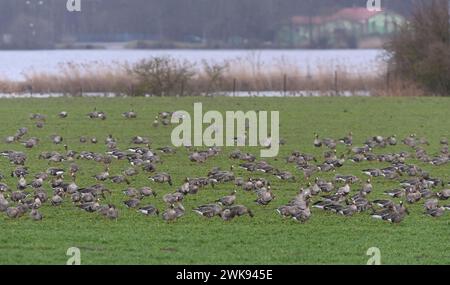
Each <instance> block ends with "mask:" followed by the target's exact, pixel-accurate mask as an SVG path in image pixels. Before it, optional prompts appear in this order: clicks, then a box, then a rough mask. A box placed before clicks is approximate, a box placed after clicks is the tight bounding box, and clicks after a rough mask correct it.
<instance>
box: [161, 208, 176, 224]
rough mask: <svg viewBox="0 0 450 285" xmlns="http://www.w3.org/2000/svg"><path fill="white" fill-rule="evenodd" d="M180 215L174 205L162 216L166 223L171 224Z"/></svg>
mask: <svg viewBox="0 0 450 285" xmlns="http://www.w3.org/2000/svg"><path fill="white" fill-rule="evenodd" d="M177 216H178V213H177V211H176V210H175V209H174V205H171V206H170V208H168V209H166V210H165V211H164V213H163V214H162V218H163V220H164V221H167V222H171V221H174V220H176V219H177Z"/></svg>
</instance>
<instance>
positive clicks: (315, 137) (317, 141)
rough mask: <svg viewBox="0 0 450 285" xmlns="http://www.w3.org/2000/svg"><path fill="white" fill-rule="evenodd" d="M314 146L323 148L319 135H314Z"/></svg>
mask: <svg viewBox="0 0 450 285" xmlns="http://www.w3.org/2000/svg"><path fill="white" fill-rule="evenodd" d="M313 145H314V146H315V147H322V141H321V140H320V139H319V135H318V134H314V141H313Z"/></svg>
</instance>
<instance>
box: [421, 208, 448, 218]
mask: <svg viewBox="0 0 450 285" xmlns="http://www.w3.org/2000/svg"><path fill="white" fill-rule="evenodd" d="M445 210H446V208H445V207H436V208H432V209H426V210H425V214H427V215H429V216H432V217H441V216H443V215H444V213H445Z"/></svg>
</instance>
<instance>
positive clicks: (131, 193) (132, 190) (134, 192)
mask: <svg viewBox="0 0 450 285" xmlns="http://www.w3.org/2000/svg"><path fill="white" fill-rule="evenodd" d="M123 194H125V195H126V196H127V197H130V198H137V197H138V196H140V195H139V194H140V193H139V192H138V190H137V189H136V188H127V189H125V190H124V191H123Z"/></svg>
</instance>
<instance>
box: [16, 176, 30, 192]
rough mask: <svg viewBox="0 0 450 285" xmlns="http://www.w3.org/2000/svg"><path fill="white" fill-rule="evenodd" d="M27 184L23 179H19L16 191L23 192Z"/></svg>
mask: <svg viewBox="0 0 450 285" xmlns="http://www.w3.org/2000/svg"><path fill="white" fill-rule="evenodd" d="M27 186H28V184H27V181H26V180H25V178H24V177H20V179H19V181H18V182H17V189H18V190H25V189H26V188H27Z"/></svg>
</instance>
